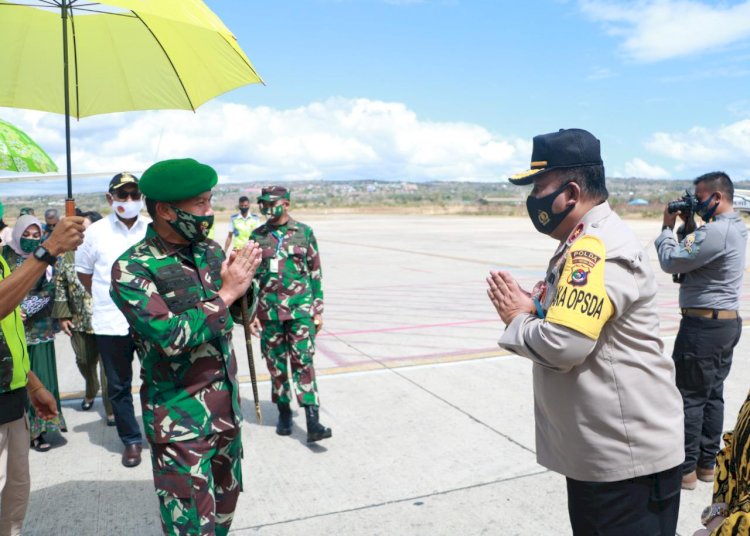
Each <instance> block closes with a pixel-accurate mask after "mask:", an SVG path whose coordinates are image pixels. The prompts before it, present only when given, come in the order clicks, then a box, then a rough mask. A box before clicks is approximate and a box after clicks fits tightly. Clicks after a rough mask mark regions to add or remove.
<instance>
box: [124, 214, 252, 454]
mask: <svg viewBox="0 0 750 536" xmlns="http://www.w3.org/2000/svg"><path fill="white" fill-rule="evenodd" d="M223 260H224V252H223V251H222V250H221V247H220V246H219V245H218V244H217V243H216V242H214V241H212V240H208V241H206V242H203V243H199V244H194V245H185V246H183V245H176V244H171V243H168V242H165V241H164V240H162V239H161V238H160V237H159V236H158V234H157V233H156V231H154V228H153V226H152V224H150V225H149V226H148V230H147V231H146V237H145V238H144V239H143V240H142V241H140V242H138V243H137V244H135V245H134V246H133V247H131V248H130V249H128V250H127V251H125V253H123V254H122V255H121V256H120V258H119V259H117V261H116V262H115V264H114V265H113V266H112V288H111V289H110V294H111V296H112V299H113V300H114V302H115V304H116V305H117V307H118V308H119V309H120V311H122V313H123V314H124V315H125V318H127V320H128V323H129V324H130V327H131V328H132V330H133V332H134V333H135V342H136V346H137V348H138V355H139V357H140V359H141V380H142V382H143V383H142V386H141V405H142V407H143V425H144V428H145V430H146V435H147V436H148V438H149V441H151V442H155V443H170V442H174V441H186V440H189V439H196V438H198V437H205V436H207V435H210V434H213V433H217V432H223V431H226V430H230V429H232V428H235V427H237V426H239V424H240V420H241V419H242V415H241V413H240V398H239V386H238V384H237V361H236V359H235V355H234V349H233V347H232V326H233V325H234V324H233V321H232V318H231V316H230V314H229V310H228V308H227V306H226V304H225V303H224V301H223V300H222V299H221V298H220V297H219V296H218V291H219V289H220V288H221V263H222V261H223Z"/></svg>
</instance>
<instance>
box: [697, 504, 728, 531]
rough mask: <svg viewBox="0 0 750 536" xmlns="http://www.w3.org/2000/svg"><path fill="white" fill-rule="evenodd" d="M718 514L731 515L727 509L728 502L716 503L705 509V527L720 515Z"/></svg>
mask: <svg viewBox="0 0 750 536" xmlns="http://www.w3.org/2000/svg"><path fill="white" fill-rule="evenodd" d="M718 516H721V517H728V516H729V510H728V509H727V505H726V504H722V503H718V504H717V503H714V504H712V505H711V506H706V507H705V508H704V509H703V513H702V514H701V523H702V524H703V526H704V527H705V526H706V525H708V524H709V523H711V521H712V520H713V519H714V518H715V517H718Z"/></svg>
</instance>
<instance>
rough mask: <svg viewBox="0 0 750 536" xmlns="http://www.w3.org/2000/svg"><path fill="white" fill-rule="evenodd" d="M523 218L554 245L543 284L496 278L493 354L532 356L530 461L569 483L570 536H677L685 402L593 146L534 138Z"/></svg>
mask: <svg viewBox="0 0 750 536" xmlns="http://www.w3.org/2000/svg"><path fill="white" fill-rule="evenodd" d="M531 168H532V169H530V170H529V171H527V172H524V173H521V174H519V175H516V176H514V177H513V178H511V179H510V180H511V182H512V183H514V184H521V185H523V184H532V183H533V185H534V186H533V189H532V191H531V194H530V195H529V197H528V199H527V202H526V203H527V209H528V212H529V216H530V218H531V220H532V222H533V224H534V226H535V227H536V229H537V230H538V231H539V232H541V233H542V234H547V235H549V236H551V237H552V238H554V239H556V240H558V241H559V245H558V247H557V250H556V251H555V253H554V255H553V256H552V259H551V260H550V264H549V268H548V271H547V274H546V276H545V279H544V281H540V282H539V283H538V284H537V285H536V286H535V288H534V289H533V291H531V292H526V291H524V290H522V289H521V288H520V287H519V286H518V284H517V283H516V281H515V280H514V279H513V277H512V276H511V275H510V274H509V273H508V272H492V273H491V274H490V277H489V278H488V279H487V281H488V285H489V288H488V291H487V292H488V294H489V296H490V299H491V301H492V303H493V305H494V306H495V308H496V309H497V312H498V314H499V316H500V318H501V319H502V320H503V322H504V323H505V324H506V329H505V332H504V333H503V335H502V337H501V339H500V342H499V344H500V346H502V347H503V348H506V349H507V350H509V351H512V352H515V353H517V354H518V355H520V356H523V357H526V358H528V359H530V360H531V361H533V363H534V368H533V378H534V402H535V417H536V418H535V421H536V447H537V460H538V462H539V463H540V464H541V465H543V466H545V467H547V468H549V469H551V470H553V471H556V472H558V473H561V474H563V475H565V476H566V479H567V487H568V512H569V515H570V521H571V525H572V528H573V533H574V534H576V535H579V534H580V535H589V534H618V535H619V534H623V535H624V534H627V535H631V534H638V535H649V536H651V535H653V536H657V535H670V536H671V535H673V534H674V533H675V530H676V526H677V513H678V510H679V500H680V495H679V494H680V479H681V474H680V471H679V465H680V464H681V463H682V461H683V459H684V457H685V456H684V450H683V427H682V402H681V399H680V394H679V392H678V391H677V388H676V387H675V384H674V365H673V363H672V360H671V359H669V358H668V357H666V356H664V354H663V344H662V341H661V339H660V338H659V320H658V316H657V312H656V288H657V285H656V282H655V280H654V275H653V272H652V270H651V267H650V265H649V262H648V259H647V257H646V253H645V251H644V250H643V247H642V246H641V244H640V242H639V241H638V240H637V238H636V237H635V235H634V234H633V233H632V231H631V230H630V229H629V228H628V227H627V226H626V225H625V224H624V223H623V222H622V220H620V218H619V217H618V216H617V215H616V214H615V213H614V212H612V210H611V209H610V207H609V204H608V203H607V201H606V200H607V197H608V192H607V188H606V185H605V181H604V165H603V162H602V159H601V154H600V148H599V140H597V139H596V138H595V137H594V136H592V135H591V134H590V133H589V132H587V131H585V130H580V129H568V130H560V131H559V132H553V133H550V134H543V135H540V136H536V137H535V138H534V148H533V153H532V157H531Z"/></svg>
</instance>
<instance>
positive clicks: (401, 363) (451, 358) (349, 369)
mask: <svg viewBox="0 0 750 536" xmlns="http://www.w3.org/2000/svg"><path fill="white" fill-rule="evenodd" d="M503 355H509V352H506V351H505V350H503V349H501V348H498V349H497V350H493V351H489V352H470V353H466V354H449V355H443V356H435V357H430V358H419V357H415V358H409V357H406V358H403V359H394V360H390V361H388V362H386V363H385V365H386V366H383V365H382V364H381V363H378V362H377V361H369V362H366V363H358V364H356V365H350V366H343V367H330V368H322V369H318V370H316V371H315V375H316V376H338V375H341V374H351V373H356V372H369V371H373V370H387V369H392V368H405V367H414V366H423V365H436V364H440V363H456V362H460V361H472V360H477V359H488V358H490V357H499V356H503ZM257 378H258V382H267V381H269V380H270V379H271V376H270V375H269V374H258V375H257ZM238 380H239V382H240V383H241V384H246V383H250V376H248V375H241V376H238ZM139 390H140V386H136V387H133V388H132V390H131V391H132V392H133V393H134V394H136V393H138V391H139ZM84 394H85V393H84V391H71V392H69V393H60V400H75V399H81V398H83V395H84Z"/></svg>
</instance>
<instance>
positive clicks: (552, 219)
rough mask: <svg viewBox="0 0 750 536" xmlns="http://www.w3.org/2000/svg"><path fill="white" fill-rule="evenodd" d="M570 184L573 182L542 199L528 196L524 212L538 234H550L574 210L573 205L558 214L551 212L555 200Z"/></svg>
mask: <svg viewBox="0 0 750 536" xmlns="http://www.w3.org/2000/svg"><path fill="white" fill-rule="evenodd" d="M571 182H573V181H568V182H566V183H564V184H563V185H562V186H560V187H559V188H558V189H557V190H555V191H554V192H552V193H551V194H548V195H545V196H544V197H533V196H529V197H527V198H526V210H527V211H528V213H529V218H531V222H532V223H533V224H534V227H536V230H537V231H539V232H540V233H542V234H546V235H548V234H550V233H552V232H553V231H554V230H555V229H557V226H558V225H560V224H561V223H562V221H563V220H564V219H565V217H566V216H567V215H568V214H570V211H571V210H573V209H574V208H575V205H570V206H569V207H567V208H566V209H565V210H563V211H562V212H560V213H558V214H555V213H553V212H552V204H553V203H554V202H555V199H557V196H558V195H560V194H561V193H563V192H564V191H565V189H566V188H567V187H568V185H569V184H570V183H571Z"/></svg>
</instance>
